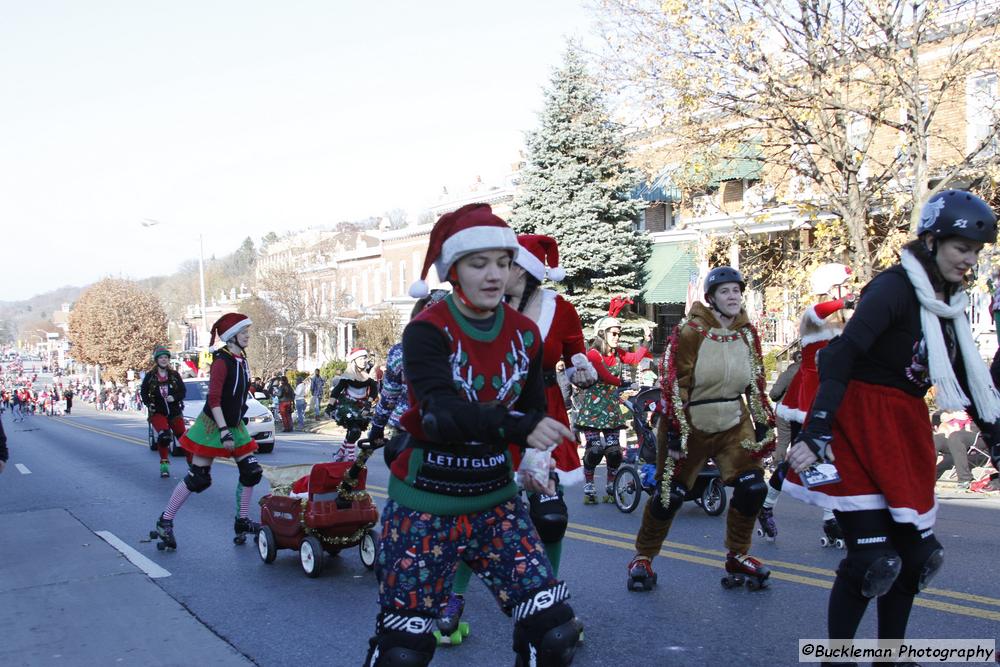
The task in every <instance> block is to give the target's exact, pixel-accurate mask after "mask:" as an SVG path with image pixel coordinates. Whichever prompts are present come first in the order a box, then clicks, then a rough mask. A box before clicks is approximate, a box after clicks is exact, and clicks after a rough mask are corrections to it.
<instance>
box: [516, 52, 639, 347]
mask: <svg viewBox="0 0 1000 667" xmlns="http://www.w3.org/2000/svg"><path fill="white" fill-rule="evenodd" d="M540 117H541V118H540V120H541V126H540V127H539V128H538V129H537V130H535V131H532V132H529V133H528V134H527V137H526V143H527V148H528V159H527V165H526V167H525V169H524V172H523V175H522V179H521V184H520V188H519V192H518V195H517V197H516V198H515V201H514V209H513V212H512V215H511V224H512V226H513V227H514V228H515V229H516V230H517V231H518V232H519V233H526V234H548V235H549V236H552V237H554V238H555V239H556V240H557V241H558V242H559V260H560V264H561V265H562V266H563V268H564V269H565V270H566V279H565V280H563V281H562V283H560V284H559V289H560V290H561V291H563V292H564V293H565V295H566V297H567V298H569V299H570V301H572V303H573V305H574V306H576V308H577V310H578V311H579V313H580V317H581V319H582V320H583V322H584V327H585V330H586V329H587V328H588V327H589V325H590V324H592V323H593V322H594V321H595V320H596V319H597V318H599V317H601V316H602V315H607V311H608V305H609V303H610V301H611V298H612V297H614V296H618V295H628V296H631V297H635V296H636V295H638V293H639V292H640V291H641V289H642V280H643V276H642V270H643V266H644V265H645V263H646V260H647V259H648V257H649V253H650V241H649V238H648V237H647V236H646V235H645V234H644V233H642V232H639V231H637V230H636V229H635V226H634V221H635V219H636V218H637V216H638V215H639V213H640V211H641V210H642V204H641V201H639V200H636V199H632V198H631V197H630V192H631V190H632V187H633V186H634V185H635V183H637V182H638V181H639V180H640V176H639V175H638V173H637V172H636V171H635V170H633V169H631V168H630V167H629V166H628V164H627V162H626V151H625V142H624V140H623V131H622V128H621V127H620V126H619V125H617V124H616V123H614V122H613V121H612V120H611V118H610V115H609V113H608V111H607V107H606V104H605V101H604V98H603V96H602V95H601V93H600V92H599V90H598V88H597V85H596V84H595V83H594V81H593V79H592V78H591V77H590V76H589V75H588V73H587V70H586V67H585V65H584V63H583V60H582V59H581V57H580V55H579V54H578V53H577V52H576V51H575V50H574V49H573V48H572V47H570V49H569V50H567V52H566V54H565V56H564V60H563V63H562V66H561V67H559V68H557V69H556V70H555V72H554V74H553V76H552V81H551V85H550V87H549V88H547V89H546V90H545V108H544V110H543V111H542V112H541V114H540ZM587 333H588V335H589V331H587Z"/></svg>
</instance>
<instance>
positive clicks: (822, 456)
mask: <svg viewBox="0 0 1000 667" xmlns="http://www.w3.org/2000/svg"><path fill="white" fill-rule="evenodd" d="M832 440H833V436H832V435H830V432H829V431H827V430H824V429H821V428H815V427H814V428H811V429H807V430H805V431H802V432H801V433H799V436H798V437H797V438H796V439H795V442H794V443H792V446H791V447H790V448H789V450H788V456H787V458H788V464H789V465H790V466H791V467H792V469H793V470H794V471H795V472H802V471H803V470H805V469H806V468H808V467H809V466H811V465H813V464H814V463H816V462H818V461H827V462H829V463H833V461H834V456H833V450H831V449H830V442H831V441H832Z"/></svg>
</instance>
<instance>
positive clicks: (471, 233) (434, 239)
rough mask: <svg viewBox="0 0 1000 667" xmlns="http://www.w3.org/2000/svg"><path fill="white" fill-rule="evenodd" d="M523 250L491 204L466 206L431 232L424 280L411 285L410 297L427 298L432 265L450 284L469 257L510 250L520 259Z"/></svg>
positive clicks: (444, 217) (423, 272) (442, 218)
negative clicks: (458, 264)
mask: <svg viewBox="0 0 1000 667" xmlns="http://www.w3.org/2000/svg"><path fill="white" fill-rule="evenodd" d="M519 249H520V246H519V245H518V244H517V235H516V234H515V233H514V230H512V229H511V228H510V227H508V226H507V223H506V222H504V221H503V220H502V219H501V218H499V217H497V216H496V215H494V214H493V209H491V208H490V207H489V204H466V205H465V206H463V207H462V208H460V209H458V210H457V211H452V212H451V213H445V214H444V215H442V216H441V217H440V218H438V221H437V222H436V223H434V228H433V229H431V237H430V243H429V245H428V246H427V255H426V256H425V257H424V268H423V269H422V270H421V272H420V280H418V281H416V282H415V283H413V284H412V285H410V296H412V297H413V298H414V299H420V298H423V297H425V296H427V295H428V294H429V293H430V290H429V289H428V287H427V272H428V271H430V269H431V265H433V266H434V268H435V269H437V274H438V278H439V279H440V280H442V281H443V280H448V272H449V271H450V270H451V267H452V265H453V264H454V263H455V262H457V261H458V260H459V259H461V258H462V257H464V256H465V255H468V254H469V253H473V252H477V251H479V250H510V251H511V252H513V254H514V258H515V259H517V256H518V250H519Z"/></svg>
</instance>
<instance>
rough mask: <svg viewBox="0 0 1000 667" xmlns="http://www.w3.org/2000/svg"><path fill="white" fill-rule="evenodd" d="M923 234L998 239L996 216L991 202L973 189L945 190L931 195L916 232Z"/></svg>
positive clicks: (922, 211)
mask: <svg viewBox="0 0 1000 667" xmlns="http://www.w3.org/2000/svg"><path fill="white" fill-rule="evenodd" d="M923 234H933V235H934V238H938V239H944V238H948V237H949V236H961V237H962V238H966V239H969V240H971V241H978V242H980V243H996V240H997V216H996V214H995V213H994V212H993V209H991V208H990V206H989V204H987V203H986V202H984V201H983V200H982V199H980V198H979V197H977V196H976V195H974V194H972V193H971V192H965V191H964V190H944V191H942V192H939V193H938V194H936V195H934V196H933V197H931V198H930V199H929V200H928V201H927V203H926V204H924V208H923V209H922V210H921V211H920V224H919V225H918V226H917V236H922V235H923Z"/></svg>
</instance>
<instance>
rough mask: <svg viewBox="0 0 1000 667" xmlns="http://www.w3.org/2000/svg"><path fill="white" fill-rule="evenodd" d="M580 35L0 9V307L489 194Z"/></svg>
mask: <svg viewBox="0 0 1000 667" xmlns="http://www.w3.org/2000/svg"><path fill="white" fill-rule="evenodd" d="M591 18H592V17H591V14H590V13H589V11H588V10H587V9H586V8H585V7H584V5H583V3H582V2H580V1H578V0H545V1H541V2H538V1H534V2H533V1H528V0H511V1H508V2H502V3H498V2H473V1H466V2H462V1H456V2H412V1H410V2H399V1H395V0H392V1H383V2H372V3H368V2H365V3H363V2H341V1H333V0H299V1H293V2H280V3H279V2H273V1H267V2H265V1H262V0H250V1H247V0H243V1H239V2H237V1H226V2H222V1H212V0H203V1H200V2H193V1H187V0H180V1H177V0H175V1H171V2H152V1H150V0H146V1H143V0H97V1H94V2H79V1H76V0H64V1H55V0H31V1H30V2H16V1H15V0H4V1H3V2H2V3H0V90H2V91H3V103H2V104H0V229H2V232H0V239H2V245H0V248H2V251H0V252H2V267H3V269H2V272H0V275H3V280H0V300H11V299H21V298H26V297H28V296H31V295H33V294H36V293H39V292H43V291H46V290H48V289H52V288H55V287H59V286H61V285H66V284H77V285H80V284H84V283H87V282H91V281H93V280H95V279H98V278H100V277H101V276H103V275H108V274H112V275H123V276H126V277H132V278H141V277H146V276H148V275H154V274H160V273H169V272H171V271H173V270H174V269H175V267H176V266H177V264H178V263H179V262H180V261H181V260H183V259H188V258H192V257H195V256H196V254H197V235H198V233H199V232H201V233H204V234H205V246H206V255H211V254H218V255H223V254H225V253H228V252H230V251H231V250H233V249H235V247H236V246H237V245H238V244H239V243H240V241H241V240H242V239H243V238H244V237H245V236H248V235H249V236H251V237H253V238H254V239H255V241H256V240H257V239H259V238H260V236H262V235H263V234H265V233H266V232H268V231H270V230H274V231H277V232H279V233H280V232H282V231H286V230H290V229H299V228H304V227H308V226H310V225H315V224H328V223H335V222H338V221H341V220H347V219H357V218H361V217H365V216H368V215H379V214H381V213H383V212H385V211H387V210H390V209H393V208H397V207H400V208H405V209H408V210H414V211H416V210H418V209H419V208H420V207H421V206H426V205H427V204H428V203H431V202H433V201H434V199H435V198H436V196H437V195H438V193H439V192H440V190H441V187H442V185H446V184H447V185H449V186H452V187H455V186H459V185H465V184H468V183H471V182H472V181H473V180H474V179H475V177H476V176H477V175H481V176H483V178H484V179H486V180H490V179H492V178H495V177H498V176H500V175H502V174H504V173H506V172H507V171H508V170H509V167H510V165H511V164H512V163H513V162H515V161H516V159H517V156H518V150H519V149H520V148H521V146H522V139H523V132H524V130H527V129H531V128H533V127H534V125H535V123H536V114H537V112H538V111H539V109H540V108H541V101H542V96H541V89H542V86H544V85H546V84H547V83H548V79H549V76H550V73H551V69H552V67H553V66H555V65H556V64H558V62H559V60H560V57H561V53H562V51H563V50H564V48H565V44H566V38H567V37H582V38H585V39H586V36H587V34H588V33H589V31H590V24H591ZM144 218H154V219H157V220H161V221H163V222H164V223H165V224H163V225H161V226H158V227H154V228H149V229H147V228H143V227H141V226H140V225H139V222H140V221H141V220H142V219H144ZM29 250H30V251H31V252H29ZM154 250H155V251H162V254H160V253H159V252H157V253H156V254H155V255H154V253H153V251H154Z"/></svg>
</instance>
